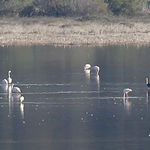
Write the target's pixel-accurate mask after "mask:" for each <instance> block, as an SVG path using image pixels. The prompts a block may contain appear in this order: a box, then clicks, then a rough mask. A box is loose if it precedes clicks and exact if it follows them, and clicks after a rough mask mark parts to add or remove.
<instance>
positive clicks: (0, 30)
mask: <svg viewBox="0 0 150 150" xmlns="http://www.w3.org/2000/svg"><path fill="white" fill-rule="evenodd" d="M149 27H150V23H141V22H132V23H131V22H130V23H119V22H118V23H113V24H111V23H109V24H104V23H100V22H98V21H97V22H90V21H86V22H78V21H74V20H71V19H61V20H51V21H47V22H43V21H39V20H36V21H34V22H31V21H30V22H26V23H25V22H23V21H20V20H18V21H17V20H11V21H8V20H1V22H0V45H3V46H5V45H38V44H40V45H41V44H43V45H50V44H55V45H97V46H100V45H106V44H137V45H143V44H150V28H149Z"/></svg>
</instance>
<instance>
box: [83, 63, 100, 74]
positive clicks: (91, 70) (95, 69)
mask: <svg viewBox="0 0 150 150" xmlns="http://www.w3.org/2000/svg"><path fill="white" fill-rule="evenodd" d="M84 71H85V73H92V74H95V75H98V74H99V71H100V67H99V66H92V67H91V65H90V64H86V65H85V66H84Z"/></svg>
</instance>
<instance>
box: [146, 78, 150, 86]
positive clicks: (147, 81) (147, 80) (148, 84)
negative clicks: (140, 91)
mask: <svg viewBox="0 0 150 150" xmlns="http://www.w3.org/2000/svg"><path fill="white" fill-rule="evenodd" d="M146 85H147V87H148V88H150V83H149V79H148V78H146Z"/></svg>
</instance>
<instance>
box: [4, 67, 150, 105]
mask: <svg viewBox="0 0 150 150" xmlns="http://www.w3.org/2000/svg"><path fill="white" fill-rule="evenodd" d="M99 71H100V67H99V66H91V65H90V64H85V66H84V72H85V73H86V74H87V75H89V76H90V75H91V74H92V75H95V76H96V77H98V78H99ZM1 83H2V88H3V90H4V91H5V92H7V93H9V94H12V95H13V96H17V99H18V100H19V102H21V103H22V102H23V101H24V96H22V95H21V89H20V88H19V87H15V86H14V83H13V80H12V78H11V71H10V70H9V71H8V78H7V79H3V80H2V81H1ZM146 85H147V87H148V89H149V88H150V83H149V79H148V78H146ZM131 91H132V89H130V88H125V89H124V90H123V97H128V93H129V92H131Z"/></svg>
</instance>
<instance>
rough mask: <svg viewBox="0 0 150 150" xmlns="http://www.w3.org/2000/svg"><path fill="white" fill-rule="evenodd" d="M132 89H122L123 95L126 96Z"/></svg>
mask: <svg viewBox="0 0 150 150" xmlns="http://www.w3.org/2000/svg"><path fill="white" fill-rule="evenodd" d="M131 91H132V89H129V88H126V89H124V90H123V93H124V97H128V93H129V92H131Z"/></svg>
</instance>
